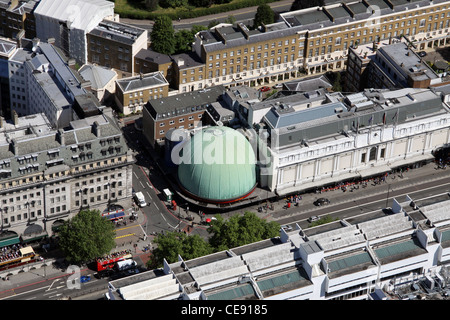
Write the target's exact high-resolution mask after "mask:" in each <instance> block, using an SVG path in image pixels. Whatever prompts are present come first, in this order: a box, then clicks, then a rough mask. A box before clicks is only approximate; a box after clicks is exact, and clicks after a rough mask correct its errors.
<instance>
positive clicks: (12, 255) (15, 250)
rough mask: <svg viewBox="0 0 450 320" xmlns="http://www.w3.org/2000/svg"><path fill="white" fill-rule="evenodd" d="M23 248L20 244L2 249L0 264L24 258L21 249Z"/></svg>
mask: <svg viewBox="0 0 450 320" xmlns="http://www.w3.org/2000/svg"><path fill="white" fill-rule="evenodd" d="M22 248H23V246H22V245H21V244H20V243H17V244H13V245H10V246H5V247H3V248H1V249H0V251H1V252H0V263H2V262H7V261H10V260H13V259H17V258H20V257H21V256H22V254H21V253H20V249H22Z"/></svg>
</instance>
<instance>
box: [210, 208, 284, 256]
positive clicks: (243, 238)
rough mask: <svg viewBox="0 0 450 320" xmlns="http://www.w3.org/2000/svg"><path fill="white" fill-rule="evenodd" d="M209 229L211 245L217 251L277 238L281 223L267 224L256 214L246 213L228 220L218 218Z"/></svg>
mask: <svg viewBox="0 0 450 320" xmlns="http://www.w3.org/2000/svg"><path fill="white" fill-rule="evenodd" d="M216 218H217V220H214V221H213V222H212V225H211V227H209V228H208V233H210V234H212V236H211V237H210V239H209V243H210V244H211V246H213V247H214V248H215V249H216V250H217V251H221V250H226V249H230V248H235V247H239V246H243V245H245V244H249V243H253V242H257V241H261V240H264V239H269V238H273V237H277V236H278V235H279V230H280V225H279V223H277V222H275V221H272V222H267V221H266V220H264V219H261V218H259V217H258V216H257V215H256V214H255V213H254V212H245V213H244V215H243V216H239V215H235V216H232V217H231V218H230V219H228V220H224V218H223V217H222V216H220V215H219V216H217V217H216Z"/></svg>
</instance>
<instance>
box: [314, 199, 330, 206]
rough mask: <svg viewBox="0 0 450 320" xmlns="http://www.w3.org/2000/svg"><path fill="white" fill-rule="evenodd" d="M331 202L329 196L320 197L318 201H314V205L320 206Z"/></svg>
mask: <svg viewBox="0 0 450 320" xmlns="http://www.w3.org/2000/svg"><path fill="white" fill-rule="evenodd" d="M327 204H330V200H328V199H327V198H319V199H317V200H316V201H314V205H316V206H318V207H320V206H323V205H327Z"/></svg>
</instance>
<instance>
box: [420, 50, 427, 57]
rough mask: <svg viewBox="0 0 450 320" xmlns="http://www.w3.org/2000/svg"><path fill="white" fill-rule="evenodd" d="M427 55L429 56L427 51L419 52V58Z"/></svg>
mask: <svg viewBox="0 0 450 320" xmlns="http://www.w3.org/2000/svg"><path fill="white" fill-rule="evenodd" d="M426 55H427V53H426V52H425V51H420V52H419V57H425V56H426Z"/></svg>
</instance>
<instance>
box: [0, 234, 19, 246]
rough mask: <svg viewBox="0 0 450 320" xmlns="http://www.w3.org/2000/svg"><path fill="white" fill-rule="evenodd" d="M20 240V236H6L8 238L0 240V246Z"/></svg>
mask: <svg viewBox="0 0 450 320" xmlns="http://www.w3.org/2000/svg"><path fill="white" fill-rule="evenodd" d="M19 242H20V238H19V237H18V236H17V237H12V238H8V239H3V240H0V247H6V246H10V245H13V244H16V243H19Z"/></svg>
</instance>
